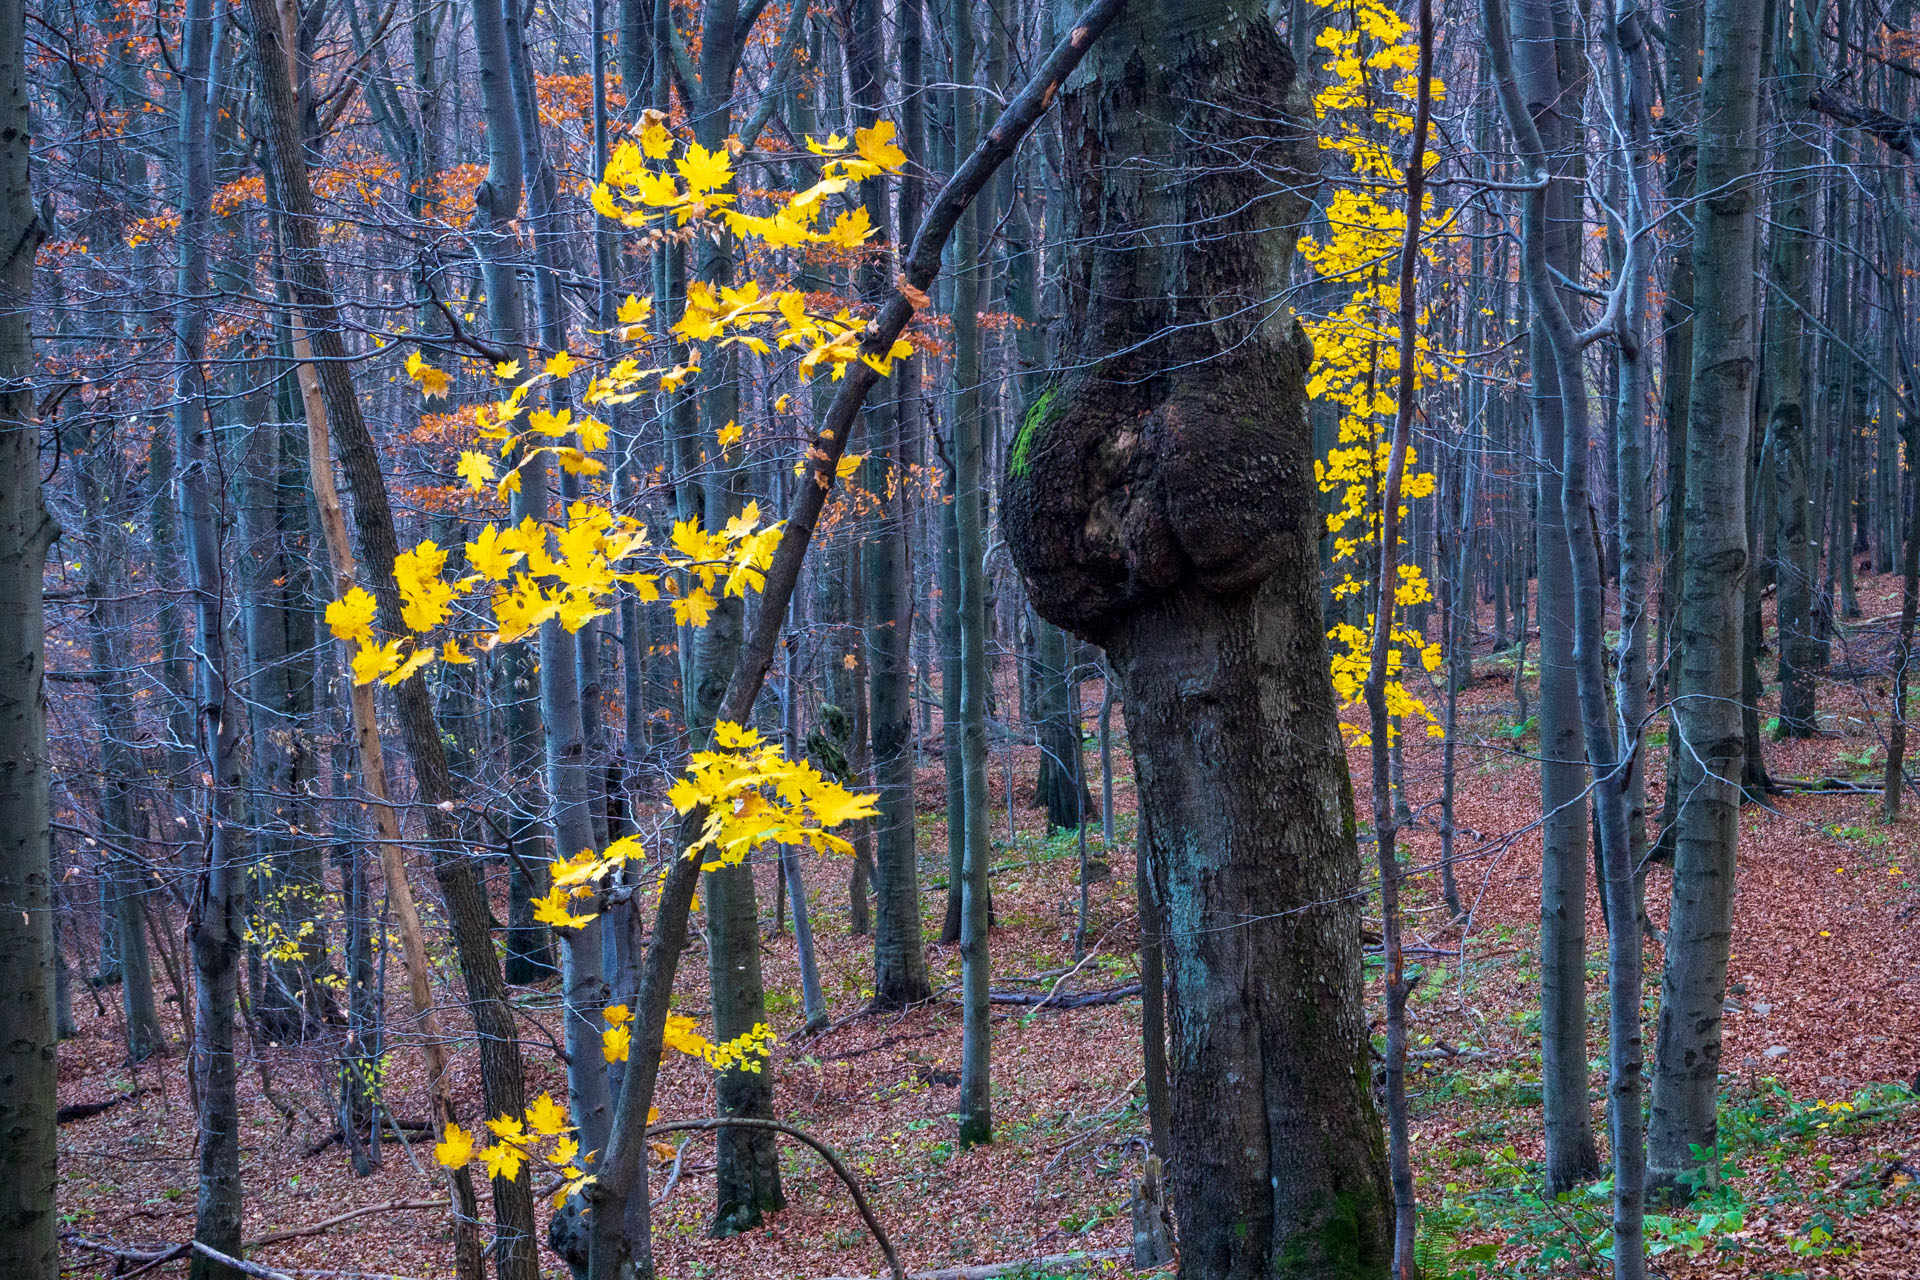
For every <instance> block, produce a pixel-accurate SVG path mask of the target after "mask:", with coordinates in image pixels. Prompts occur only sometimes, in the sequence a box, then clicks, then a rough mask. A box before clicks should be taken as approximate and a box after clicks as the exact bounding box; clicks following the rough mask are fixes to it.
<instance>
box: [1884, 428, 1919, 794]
mask: <svg viewBox="0 0 1920 1280" xmlns="http://www.w3.org/2000/svg"><path fill="white" fill-rule="evenodd" d="M1901 425H1902V433H1903V434H1904V436H1905V437H1906V447H1907V458H1908V465H1909V466H1911V465H1912V460H1913V459H1914V458H1915V457H1916V456H1920V418H1916V417H1915V416H1914V415H1913V414H1912V413H1909V414H1908V415H1907V416H1906V419H1905V420H1904V422H1903V423H1902V424H1901ZM1905 525H1906V535H1907V536H1906V550H1905V552H1904V553H1903V554H1902V556H1901V559H1900V630H1899V634H1898V635H1897V636H1896V637H1895V639H1894V645H1893V716H1892V724H1891V725H1890V726H1889V728H1888V730H1887V769H1886V773H1885V774H1884V775H1883V777H1882V779H1881V781H1882V784H1883V792H1882V800H1881V812H1882V813H1883V814H1884V816H1885V817H1886V820H1887V821H1888V822H1892V821H1893V820H1894V819H1896V818H1898V817H1899V816H1900V798H1901V796H1902V794H1903V793H1904V792H1905V791H1906V789H1907V778H1906V758H1907V729H1908V725H1909V723H1910V721H1911V719H1912V716H1911V714H1910V708H1909V707H1908V706H1907V689H1908V682H1909V681H1910V680H1911V679H1912V677H1913V633H1914V618H1915V611H1916V608H1917V607H1920V493H1917V494H1916V496H1915V497H1914V498H1913V499H1912V500H1910V502H1909V504H1908V507H1907V513H1906V520H1905Z"/></svg>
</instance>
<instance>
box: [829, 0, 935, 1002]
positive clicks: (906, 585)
mask: <svg viewBox="0 0 1920 1280" xmlns="http://www.w3.org/2000/svg"><path fill="white" fill-rule="evenodd" d="M881 7H882V6H881V4H880V0H854V3H852V4H851V5H850V6H849V9H850V12H851V14H852V20H853V26H852V30H851V32H850V34H851V36H852V40H851V43H850V44H849V45H848V46H847V76H848V81H849V83H850V86H851V90H852V99H853V105H854V109H855V112H856V121H855V122H856V124H858V125H860V126H862V127H865V126H866V125H868V124H870V123H871V122H872V121H873V120H874V119H876V118H878V117H879V115H880V113H881V111H882V110H883V109H884V104H885V102H886V100H887V97H886V93H885V84H884V81H885V65H886V56H885V55H886V49H885V41H884V37H883V34H882V29H881V21H880V19H881ZM914 12H915V13H917V12H918V11H917V10H914ZM861 194H862V199H863V201H864V203H865V205H866V209H867V217H868V220H869V221H870V223H871V224H872V225H873V226H874V227H876V228H878V237H879V238H880V239H882V240H885V239H888V238H890V232H891V231H892V222H893V219H892V217H891V216H890V214H889V212H888V208H887V199H886V192H885V189H884V187H883V185H882V183H881V181H880V180H879V179H870V180H869V181H868V182H867V183H865V184H864V185H863V187H862V192H861ZM902 201H903V205H902V207H903V208H905V207H906V206H907V205H909V204H913V205H916V206H917V201H918V195H917V191H916V192H915V193H913V194H911V195H909V193H907V192H906V191H905V190H904V189H903V191H902ZM918 217H919V211H918V208H917V207H915V208H913V210H912V212H911V214H910V215H909V216H905V217H903V219H902V225H901V228H900V235H901V237H902V238H905V237H908V236H911V235H912V234H913V231H914V228H915V227H916V226H917V225H918ZM891 283H892V282H891V281H890V280H889V279H888V278H887V272H886V268H885V266H884V263H882V262H881V260H879V259H877V258H876V259H874V260H873V264H872V265H870V266H868V267H865V268H863V272H862V280H861V287H862V290H863V291H864V292H866V293H867V294H869V295H877V294H878V293H879V292H880V291H881V290H882V289H885V288H887V287H889V286H890V285H891ZM906 376H908V377H909V378H914V377H917V376H918V371H917V370H915V371H914V372H912V373H909V374H907V375H906ZM915 389H916V388H915V386H907V385H902V386H898V387H895V388H893V390H894V393H895V394H894V395H893V396H892V397H889V398H888V399H886V400H884V401H878V402H876V403H875V404H873V405H872V406H871V407H870V408H869V409H868V410H867V412H866V415H865V422H864V425H863V428H862V429H863V430H864V431H866V433H867V437H868V445H869V448H870V453H869V455H868V461H867V466H868V468H869V472H868V476H869V488H870V489H871V491H872V492H874V493H876V494H881V495H886V496H884V497H883V498H882V502H881V511H880V527H879V528H878V529H877V530H875V531H874V536H873V537H872V538H870V539H869V541H868V542H867V543H866V546H865V559H866V564H865V566H864V569H865V583H866V589H867V615H866V618H865V622H866V626H867V671H868V686H867V687H868V692H869V696H870V698H871V701H870V703H869V704H868V706H869V721H868V725H869V732H870V734H871V740H872V743H873V785H874V788H875V790H877V791H878V792H879V794H880V806H879V807H880V814H879V817H878V818H877V819H875V821H874V867H875V884H874V890H875V892H874V908H875V911H874V915H875V920H874V931H873V956H874V982H873V989H874V1003H875V1004H876V1005H878V1006H880V1007H882V1008H895V1007H900V1006H904V1005H908V1004H912V1003H914V1002H915V1001H918V1000H924V999H926V998H927V996H928V995H929V994H931V992H932V987H931V984H930V980H929V978H928V974H927V960H926V947H925V942H924V938H923V936H922V933H921V926H920V878H919V857H918V850H917V847H916V837H917V834H918V833H917V831H916V829H915V823H914V799H913V662H912V654H911V646H912V641H913V561H912V551H911V547H910V546H909V544H908V541H907V535H908V530H909V521H908V519H907V509H906V486H905V485H903V484H899V483H897V478H898V474H899V469H900V467H901V463H902V460H903V458H904V451H903V441H902V431H901V421H902V415H903V413H905V412H907V411H908V406H909V404H910V403H911V402H910V400H909V397H910V396H911V395H912V394H913V393H914V391H915Z"/></svg>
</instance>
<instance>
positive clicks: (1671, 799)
mask: <svg viewBox="0 0 1920 1280" xmlns="http://www.w3.org/2000/svg"><path fill="white" fill-rule="evenodd" d="M1700 5H1701V0H1673V2H1672V3H1671V4H1669V6H1668V12H1667V32H1668V39H1667V41H1666V51H1667V62H1666V77H1665V83H1664V89H1663V93H1664V98H1663V107H1664V111H1663V114H1662V116H1661V123H1662V126H1663V127H1662V130H1661V143H1662V145H1663V146H1664V147H1665V149H1666V155H1667V165H1666V185H1667V195H1668V198H1669V199H1672V200H1685V199H1688V198H1690V197H1691V196H1692V194H1693V192H1694V189H1695V186H1694V184H1695V179H1696V169H1697V167H1698V149H1697V147H1696V145H1695V143H1696V136H1695V126H1696V124H1697V122H1698V120H1699V106H1700V104H1699V97H1698V95H1699V90H1700V22H1701V11H1700ZM1673 239H1674V243H1673V245H1672V247H1671V250H1670V252H1671V255H1672V258H1671V262H1670V263H1669V265H1668V267H1667V298H1666V305H1665V307H1664V308H1663V310H1662V314H1661V318H1660V319H1661V331H1662V333H1663V335H1664V337H1663V340H1662V344H1661V357H1662V359H1661V365H1662V378H1661V387H1660V396H1661V408H1662V412H1663V414H1664V416H1665V418H1666V422H1667V444H1666V472H1667V474H1666V487H1665V490H1664V493H1663V497H1664V502H1663V503H1662V514H1661V529H1660V543H1661V546H1660V634H1659V638H1658V639H1657V640H1656V641H1655V648H1656V651H1657V654H1658V659H1657V669H1658V671H1659V673H1660V686H1659V690H1658V697H1659V700H1660V701H1661V702H1662V703H1664V704H1665V705H1666V707H1667V715H1668V726H1667V728H1668V732H1667V752H1666V762H1665V763H1666V787H1665V795H1664V798H1663V799H1662V801H1661V808H1660V820H1659V823H1658V831H1659V834H1658V835H1657V837H1656V838H1655V841H1654V847H1655V850H1656V852H1657V854H1658V855H1659V856H1660V857H1661V858H1662V859H1663V860H1667V861H1671V860H1672V857H1673V842H1674V839H1675V836H1676V821H1675V820H1676V818H1677V816H1678V814H1679V803H1680V785H1679V777H1680V773H1679V770H1680V746H1681V737H1680V724H1679V716H1678V712H1677V709H1676V708H1675V706H1674V704H1673V701H1672V697H1671V693H1672V689H1673V685H1674V682H1675V665H1674V660H1675V658H1676V656H1677V655H1678V653H1679V636H1680V564H1681V558H1682V556H1683V554H1684V549H1685V546H1686V521H1685V513H1686V500H1685V498H1686V491H1687V407H1688V402H1689V400H1690V398H1691V395H1692V390H1691V389H1692V383H1693V242H1692V240H1690V239H1689V238H1688V237H1686V236H1675V237H1674V238H1673Z"/></svg>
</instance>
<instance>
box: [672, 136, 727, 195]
mask: <svg viewBox="0 0 1920 1280" xmlns="http://www.w3.org/2000/svg"><path fill="white" fill-rule="evenodd" d="M673 167H674V168H676V169H678V170H679V171H680V176H681V177H682V178H685V179H686V180H687V190H688V191H689V192H690V193H691V194H693V195H696V196H697V195H704V194H705V193H707V192H709V191H718V190H719V189H720V188H721V187H724V186H726V185H727V184H728V183H729V182H732V181H733V162H732V161H731V160H730V159H729V158H728V157H727V152H726V148H725V147H722V148H721V149H720V150H718V151H709V150H707V149H706V148H705V147H703V146H701V145H700V144H699V143H697V142H693V143H689V144H688V145H687V154H686V155H684V156H681V157H680V158H679V159H678V160H676V161H674V162H673Z"/></svg>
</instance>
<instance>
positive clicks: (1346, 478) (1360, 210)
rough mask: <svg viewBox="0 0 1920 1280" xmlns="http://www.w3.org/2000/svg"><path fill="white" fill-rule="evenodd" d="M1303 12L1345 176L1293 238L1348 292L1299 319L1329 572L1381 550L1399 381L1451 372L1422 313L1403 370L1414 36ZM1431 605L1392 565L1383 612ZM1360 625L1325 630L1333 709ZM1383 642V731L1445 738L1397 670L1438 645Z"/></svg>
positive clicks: (1353, 588) (1343, 11)
mask: <svg viewBox="0 0 1920 1280" xmlns="http://www.w3.org/2000/svg"><path fill="white" fill-rule="evenodd" d="M1314 3H1315V4H1316V5H1318V6H1319V7H1321V8H1323V9H1328V10H1330V11H1332V14H1333V15H1335V16H1337V21H1335V22H1333V23H1330V24H1329V25H1328V26H1327V27H1325V28H1324V29H1322V31H1321V32H1320V35H1319V37H1318V40H1317V41H1316V43H1317V44H1318V45H1319V47H1320V48H1322V49H1325V50H1327V51H1328V54H1329V61H1328V62H1326V63H1325V64H1324V66H1325V69H1326V70H1327V71H1328V72H1329V73H1331V74H1330V78H1329V81H1328V83H1327V85H1326V87H1325V88H1323V89H1322V90H1321V91H1320V92H1319V93H1318V94H1317V95H1316V96H1315V98H1314V112H1315V115H1316V116H1317V117H1318V119H1319V120H1320V124H1321V128H1320V139H1319V141H1320V146H1321V148H1322V149H1323V150H1327V151H1332V152H1336V153H1338V154H1339V155H1341V156H1342V157H1344V158H1345V161H1346V164H1347V167H1348V174H1347V175H1346V177H1345V180H1344V181H1342V182H1341V184H1340V185H1339V186H1337V187H1336V188H1335V189H1334V191H1333V194H1332V196H1331V197H1330V199H1329V200H1328V202H1327V207H1326V217H1327V227H1328V230H1327V233H1326V235H1325V236H1324V237H1318V236H1303V237H1301V239H1300V243H1299V249H1300V253H1301V255H1302V257H1304V258H1305V259H1306V260H1307V262H1308V263H1309V264H1310V265H1311V266H1312V267H1313V268H1314V270H1315V271H1316V272H1317V273H1318V274H1319V275H1320V276H1321V277H1322V278H1325V279H1329V280H1338V281H1340V282H1341V283H1342V285H1343V287H1345V288H1348V289H1350V290H1351V292H1350V293H1348V294H1347V296H1346V298H1345V300H1344V302H1342V304H1341V305H1340V306H1339V307H1338V308H1336V309H1334V310H1333V311H1332V312H1331V313H1330V314H1328V315H1327V316H1325V317H1324V318H1320V319H1315V320H1311V321H1308V322H1306V330H1307V334H1308V336H1309V337H1310V338H1311V339H1312V340H1313V349H1314V367H1313V370H1312V374H1311V377H1310V378H1309V380H1308V383H1307V394H1308V395H1309V396H1310V397H1312V398H1314V399H1317V400H1324V401H1329V402H1331V403H1333V404H1335V405H1337V406H1339V409H1340V424H1339V440H1338V442H1337V443H1336V444H1335V445H1334V446H1333V448H1332V449H1330V450H1329V451H1328V453H1327V456H1326V457H1325V458H1324V459H1319V460H1316V461H1315V463H1314V477H1315V479H1316V480H1317V481H1318V482H1319V485H1320V490H1321V492H1323V493H1333V494H1338V495H1339V497H1340V505H1339V506H1338V507H1337V508H1336V509H1335V510H1334V511H1333V512H1332V513H1330V514H1329V515H1328V516H1327V530H1328V532H1329V533H1331V534H1333V535H1334V542H1333V562H1334V564H1336V565H1339V564H1341V563H1343V562H1345V563H1348V564H1349V565H1351V562H1353V561H1355V560H1359V559H1361V558H1362V557H1364V556H1365V555H1366V553H1367V551H1368V549H1370V548H1373V547H1377V546H1378V544H1379V541H1380V536H1381V529H1382V514H1383V513H1382V511H1381V486H1382V485H1383V484H1384V483H1385V480H1386V474H1387V461H1388V458H1389V455H1390V454H1391V452H1392V444H1391V441H1390V439H1389V436H1390V433H1391V430H1392V426H1393V421H1394V415H1395V411H1396V408H1397V391H1398V386H1399V380H1400V378H1401V377H1403V376H1412V377H1413V378H1414V379H1415V383H1416V385H1418V384H1420V383H1433V382H1439V381H1442V380H1444V379H1446V378H1447V377H1449V376H1450V374H1449V372H1448V369H1447V365H1446V364H1445V362H1444V360H1443V359H1442V358H1441V357H1443V355H1444V354H1445V353H1443V352H1441V351H1440V350H1439V349H1437V348H1436V347H1435V346H1434V345H1433V343H1432V340H1431V338H1430V337H1429V336H1428V333H1427V326H1428V321H1429V318H1428V316H1427V315H1426V314H1425V313H1424V312H1422V313H1421V314H1420V315H1419V316H1418V317H1417V318H1416V328H1417V330H1418V332H1416V334H1415V335H1414V368H1413V369H1412V370H1403V369H1401V367H1400V322H1399V309H1400V285H1399V276H1398V271H1397V263H1398V257H1399V254H1400V242H1401V240H1402V238H1403V237H1404V236H1405V234H1406V226H1407V214H1406V209H1405V208H1404V207H1403V201H1404V196H1403V194H1402V193H1403V192H1404V190H1405V185H1404V184H1405V181H1406V178H1405V173H1404V171H1403V169H1402V168H1401V166H1400V164H1399V163H1398V162H1396V161H1395V159H1394V157H1393V150H1392V148H1393V146H1394V144H1395V143H1396V142H1397V141H1398V140H1400V139H1402V138H1404V137H1406V136H1407V135H1409V134H1411V133H1412V131H1413V116H1412V104H1413V100H1414V97H1415V94H1416V92H1417V83H1416V81H1415V78H1414V75H1413V71H1414V68H1415V66H1416V63H1417V61H1418V58H1419V46H1418V44H1417V43H1416V42H1415V41H1414V40H1413V38H1412V28H1411V27H1410V26H1409V25H1408V24H1407V22H1406V21H1405V20H1404V19H1403V18H1401V17H1400V15H1399V14H1397V13H1395V12H1394V11H1393V9H1392V8H1391V7H1389V6H1388V5H1387V4H1386V3H1384V2H1383V0H1314ZM1433 92H1434V95H1435V96H1436V97H1440V96H1442V95H1443V94H1444V92H1445V87H1444V86H1443V85H1441V84H1439V83H1438V82H1437V81H1436V82H1435V84H1434V86H1433ZM1423 159H1426V158H1424V157H1423ZM1426 162H1427V163H1429V164H1430V163H1431V160H1430V159H1426ZM1423 206H1424V208H1428V209H1430V208H1431V206H1432V195H1431V193H1427V194H1426V195H1424V196H1423ZM1434 252H1435V246H1434V244H1433V242H1432V241H1428V242H1427V243H1425V244H1423V245H1422V253H1423V254H1425V255H1426V257H1427V258H1428V259H1429V260H1431V259H1432V257H1433V255H1434ZM1417 465H1418V455H1417V454H1416V453H1415V451H1414V450H1412V449H1409V450H1408V452H1407V459H1406V470H1405V472H1404V474H1403V475H1402V478H1401V489H1400V494H1401V498H1402V499H1403V500H1405V501H1411V500H1413V499H1416V498H1424V497H1427V496H1429V495H1430V494H1432V493H1433V490H1434V477H1433V473H1432V472H1427V471H1420V470H1417V469H1416V468H1417ZM1406 514H1407V508H1406V507H1405V506H1404V505H1403V506H1402V507H1401V508H1400V511H1399V516H1400V518H1402V519H1404V518H1405V517H1406ZM1370 586H1371V584H1369V583H1367V582H1364V581H1361V580H1359V579H1356V578H1355V577H1354V576H1353V574H1352V573H1351V572H1348V573H1346V574H1345V575H1344V577H1343V579H1342V580H1341V581H1340V582H1338V583H1336V584H1335V585H1334V588H1333V592H1334V595H1335V596H1338V597H1345V596H1351V595H1357V594H1359V593H1361V592H1364V591H1367V590H1369V589H1370ZM1432 598H1433V592H1432V589H1431V588H1430V587H1429V585H1428V584H1427V581H1426V577H1425V575H1424V574H1423V573H1422V572H1421V571H1420V569H1419V567H1418V566H1417V565H1411V564H1404V563H1403V564H1401V565H1400V566H1399V581H1398V582H1397V583H1396V584H1395V588H1394V598H1393V602H1392V605H1391V607H1392V608H1395V609H1404V608H1406V607H1408V606H1410V605H1414V604H1419V603H1421V602H1422V601H1426V600H1431V599H1432ZM1376 607H1377V602H1376ZM1371 622H1372V619H1371V618H1369V629H1368V630H1362V629H1361V628H1359V627H1356V626H1352V625H1350V624H1346V623H1342V624H1340V625H1339V626H1336V627H1334V628H1333V629H1332V630H1331V631H1330V632H1328V637H1329V638H1330V639H1331V640H1332V641H1333V642H1334V657H1333V683H1334V689H1335V691H1336V692H1337V693H1338V694H1339V696H1340V699H1341V702H1342V703H1343V704H1347V705H1350V704H1352V703H1354V702H1356V701H1358V700H1359V699H1360V697H1361V696H1362V690H1363V687H1364V685H1365V684H1366V679H1367V673H1368V671H1369V670H1370V669H1371V667H1372V645H1373V639H1372V634H1371V630H1370V627H1371ZM1388 634H1389V639H1390V642H1391V645H1392V647H1391V648H1390V649H1389V650H1388V653H1387V662H1388V680H1387V707H1388V712H1389V714H1390V716H1391V719H1392V722H1393V724H1394V725H1396V726H1397V724H1398V722H1399V721H1400V720H1401V719H1402V718H1403V717H1408V716H1415V717H1420V718H1423V719H1425V720H1426V721H1427V722H1428V725H1427V732H1428V733H1429V734H1430V735H1433V736H1435V737H1438V736H1440V735H1441V733H1442V730H1441V729H1440V727H1439V725H1438V724H1437V723H1435V722H1434V716H1433V714H1432V712H1431V711H1429V710H1428V708H1427V706H1426V704H1425V703H1424V702H1422V701H1421V700H1420V699H1419V698H1416V697H1414V696H1413V694H1412V693H1410V692H1409V691H1408V690H1407V688H1406V686H1405V685H1404V684H1403V683H1402V682H1401V680H1400V678H1399V672H1400V671H1402V670H1403V669H1404V667H1403V663H1404V658H1403V656H1402V655H1403V653H1404V652H1405V651H1406V650H1407V649H1411V650H1414V651H1417V652H1418V653H1419V655H1420V662H1421V665H1422V666H1424V667H1425V668H1426V669H1427V670H1428V671H1432V670H1434V669H1435V668H1437V667H1438V666H1439V663H1440V657H1441V655H1440V647H1439V646H1438V645H1430V644H1428V643H1427V642H1426V638H1425V637H1424V636H1422V635H1421V634H1420V632H1419V631H1418V630H1416V629H1414V628H1412V627H1408V626H1403V625H1393V626H1391V627H1390V628H1389V633H1388ZM1346 729H1347V732H1348V734H1349V736H1350V737H1351V738H1352V739H1353V740H1354V741H1355V742H1357V743H1363V742H1365V741H1366V737H1367V735H1366V733H1365V732H1364V731H1363V730H1359V729H1356V728H1354V727H1352V726H1346ZM1394 731H1395V732H1397V728H1396V729H1395V730H1394Z"/></svg>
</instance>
